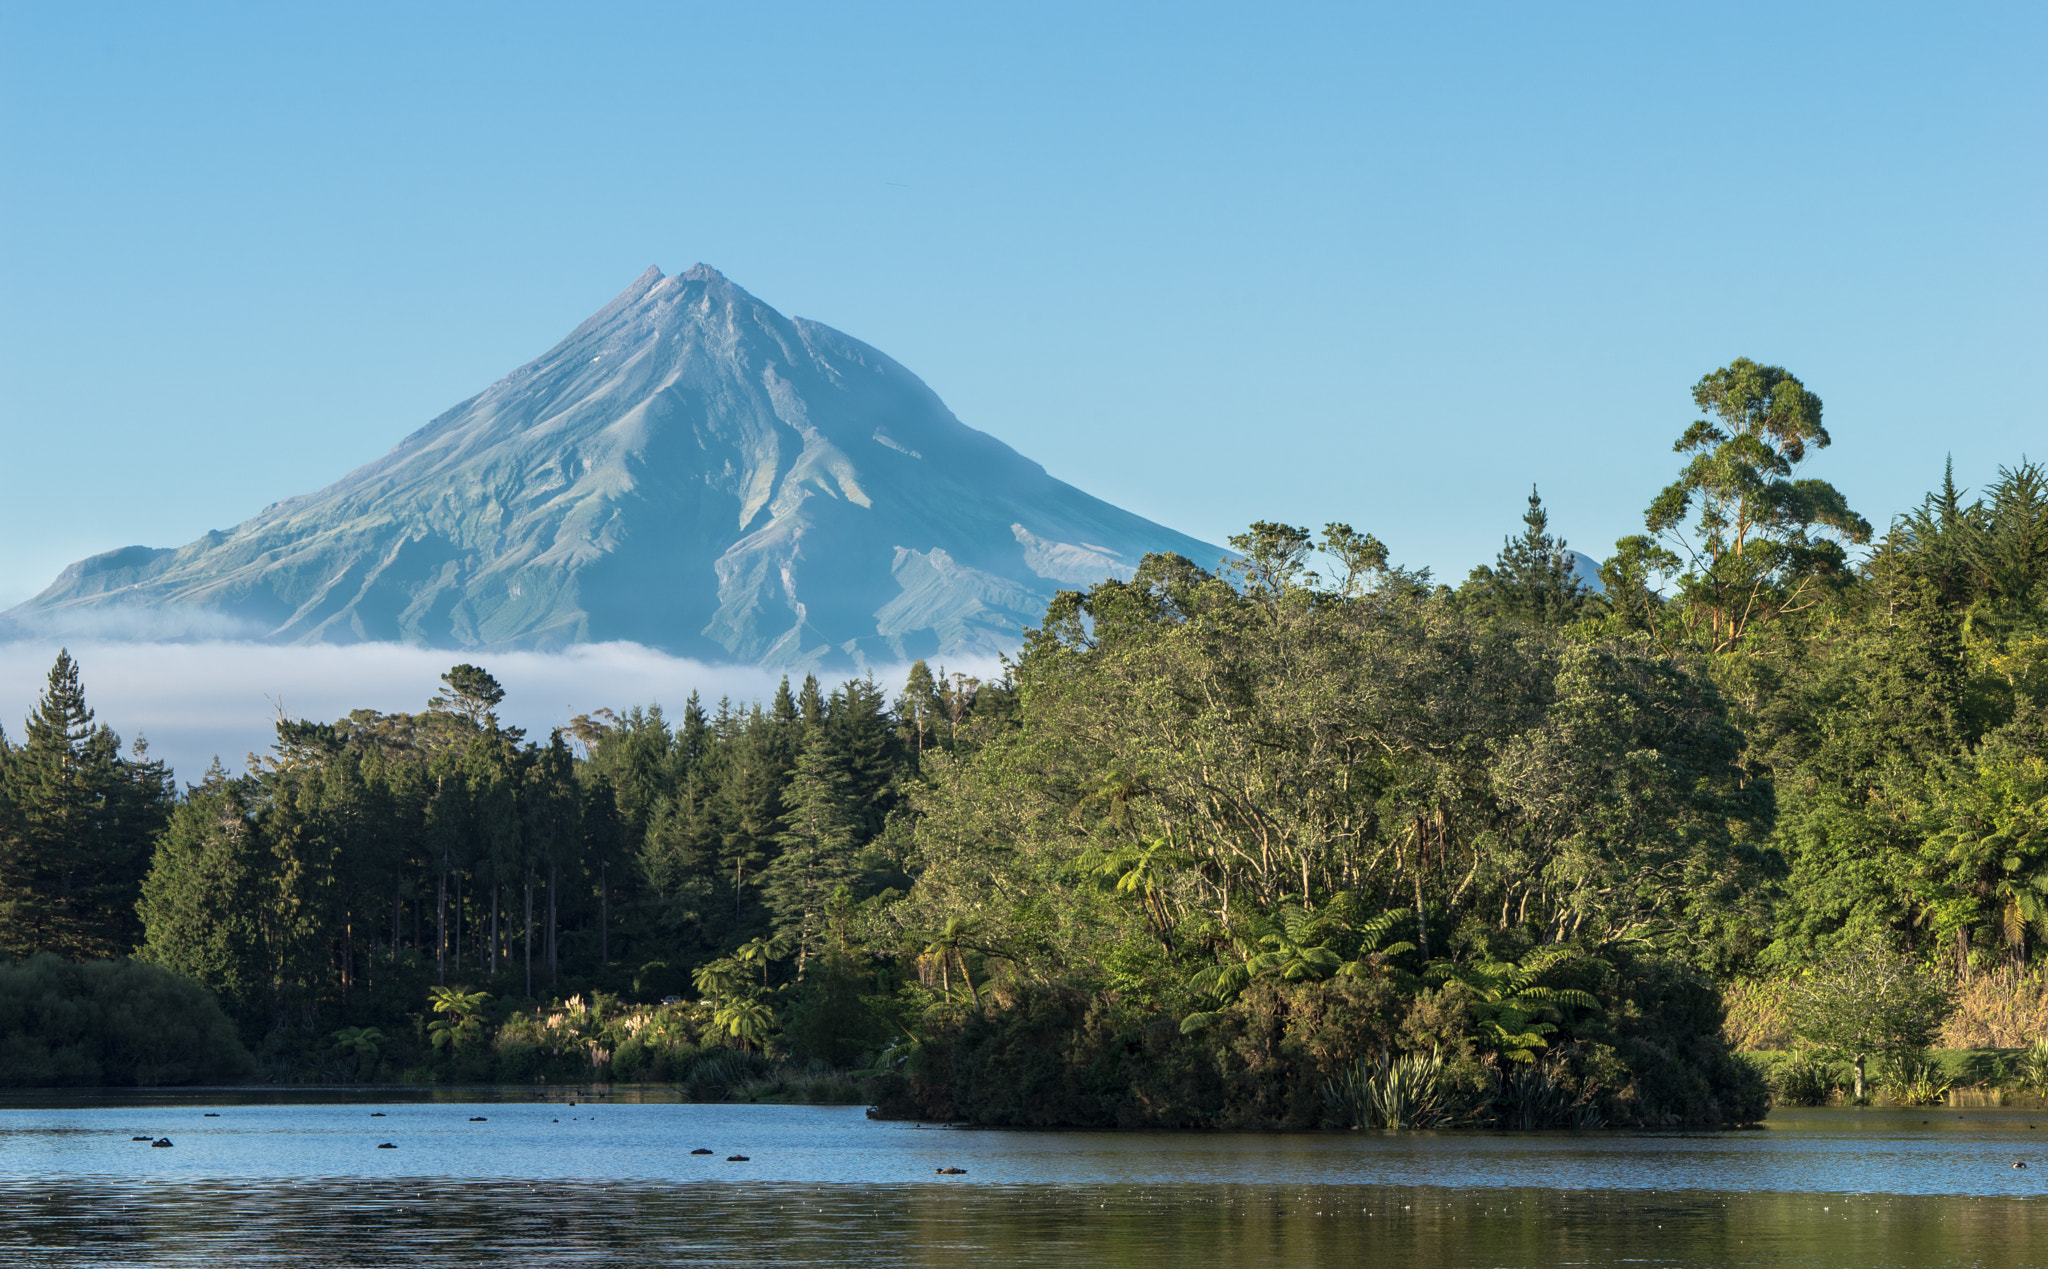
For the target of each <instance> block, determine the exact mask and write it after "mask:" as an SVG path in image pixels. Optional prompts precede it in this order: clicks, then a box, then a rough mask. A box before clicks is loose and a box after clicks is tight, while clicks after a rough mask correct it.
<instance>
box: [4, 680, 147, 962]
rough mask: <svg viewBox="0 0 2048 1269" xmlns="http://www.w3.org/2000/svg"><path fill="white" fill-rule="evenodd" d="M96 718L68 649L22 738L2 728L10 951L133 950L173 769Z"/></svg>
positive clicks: (81, 953)
mask: <svg viewBox="0 0 2048 1269" xmlns="http://www.w3.org/2000/svg"><path fill="white" fill-rule="evenodd" d="M145 754H146V746H143V745H141V744H140V743H139V742H138V744H137V747H136V750H135V756H134V758H133V759H126V758H123V757H122V756H121V739H120V737H119V736H116V735H115V734H114V733H113V731H112V730H111V729H110V728H108V727H107V726H106V725H105V724H97V725H96V724H95V723H94V721H93V712H92V710H91V709H89V708H87V706H86V703H85V691H84V689H83V688H82V687H81V686H80V683H79V671H78V663H77V662H75V661H73V660H72V659H71V654H70V653H69V652H68V651H64V652H59V653H58V654H57V661H56V664H55V665H53V666H51V667H50V675H49V680H48V682H47V683H46V685H45V687H44V690H43V693H42V696H41V697H40V698H39V699H38V701H37V702H36V708H35V712H34V713H32V714H31V715H30V716H29V719H28V725H27V727H26V729H25V731H24V735H23V740H22V743H21V744H20V745H19V746H10V745H9V744H8V743H7V740H6V737H5V735H4V734H0V951H4V952H7V953H10V954H12V955H15V956H29V955H33V954H35V953H38V952H54V953H56V954H57V955H59V956H63V957H67V958H69V959H73V960H93V959H101V958H105V957H111V956H120V955H125V954H126V953H128V952H129V951H131V950H133V948H134V946H135V943H136V941H137V935H138V934H139V933H140V931H139V928H138V925H137V922H136V920H135V901H136V897H137V890H138V887H139V883H140V882H141V880H142V875H143V872H144V871H145V869H146V868H147V866H148V860H149V849H150V843H151V840H152V839H153V838H154V837H155V836H156V834H157V833H158V832H159V831H160V830H161V829H162V828H163V825H164V820H165V816H166V814H167V812H168V811H169V809H170V803H171V788H170V775H169V772H167V771H166V770H165V769H164V766H163V764H162V763H160V762H151V761H148V760H147V759H146V756H145Z"/></svg>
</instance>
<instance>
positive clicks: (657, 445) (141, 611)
mask: <svg viewBox="0 0 2048 1269" xmlns="http://www.w3.org/2000/svg"><path fill="white" fill-rule="evenodd" d="M1152 551H1171V552H1177V553H1179V554H1183V555H1186V556H1189V557H1190V558H1192V559H1194V560H1195V561H1196V562H1197V563H1200V564H1203V565H1205V566H1207V565H1211V564H1213V563H1214V562H1215V561H1216V560H1217V559H1218V558H1219V557H1220V556H1221V555H1222V554H1223V553H1222V552H1221V551H1220V550H1219V549H1218V548H1216V547H1213V546H1210V545H1208V544H1206V543H1203V542H1200V541H1197V540H1195V539H1193V538H1189V537H1187V536H1185V535H1183V534H1180V533H1176V532H1174V531H1173V530H1171V529H1167V528H1164V527H1162V526H1160V525H1157V524H1154V523H1152V522H1151V521H1149V520H1146V519H1143V518H1142V517H1139V516H1136V515H1132V514H1131V513H1130V512H1127V511H1123V510H1120V509H1119V508H1117V507H1114V506H1111V505H1110V504H1108V503H1106V502H1103V501H1102V500H1100V499H1098V498H1094V497H1091V496H1089V495H1088V494H1085V493H1083V492H1081V491H1080V490H1078V489H1076V488H1074V487H1073V486H1071V485H1068V484H1066V483H1064V482H1062V481H1059V480H1055V479H1053V478H1052V477H1051V476H1049V475H1047V474H1046V472H1045V469H1044V468H1042V467H1040V466H1039V465H1038V464H1037V463H1034V462H1032V461H1031V460H1029V459H1027V458H1025V457H1024V456H1023V455H1021V454H1019V453H1017V452H1016V451H1015V450H1013V449H1011V448H1010V447H1009V446H1007V445H1005V444H1003V443H1002V442H1000V441H998V440H996V439H995V438H994V437H991V436H988V435H986V434H985V433H982V432H978V431H975V430H974V429H973V428H970V427H968V426H966V425H965V424H963V423H961V422H960V421H959V420H958V419H956V418H955V417H954V416H953V414H952V412H951V411H950V410H948V409H947V408H946V406H945V404H944V403H943V402H941V401H940V400H939V398H938V397H937V396H936V395H935V394H934V393H933V392H932V391H931V389H929V388H928V387H926V386H925V385H924V383H923V382H922V381H920V380H919V379H918V378H917V376H915V375H913V374H911V373H910V372H909V371H908V370H906V369H904V368H903V367H902V366H900V365H898V364H897V363H896V362H895V361H893V360H891V359H890V358H889V357H887V356H885V355H883V354H882V353H880V352H878V351H876V350H875V349H873V348H871V347H869V346H868V345H866V344H863V343H861V342H860V341H859V340H856V339H853V338H851V337H849V336H846V335H843V334H841V333H839V332H838V331H835V330H833V329H832V328H830V327H828V326H823V325H820V324H819V323H817V322H812V321H807V320H805V319H803V318H796V319H794V320H792V319H789V318H786V317H784V316H782V314H780V313H778V312H776V311H775V310H774V309H772V308H770V307H769V306H768V305H766V304H764V303H762V302H761V301H760V300H758V299H756V298H754V297H753V296H752V295H749V294H748V293H747V292H746V291H744V290H742V289H741V288H740V287H738V286H736V285H734V284H733V283H732V282H730V281H728V280H727V279H726V278H725V276H724V275H722V274H720V273H719V272H718V271H717V270H716V269H713V268H711V267H710V266H708V265H703V264H699V265H696V266H695V267H693V268H691V269H689V270H687V271H685V272H683V273H681V274H677V275H675V276H672V277H666V276H663V274H662V272H661V270H659V269H657V268H649V269H648V270H647V271H646V272H645V273H643V274H641V275H640V276H639V277H638V278H636V279H634V281H633V283H632V285H630V286H628V287H627V288H626V289H625V290H623V291H621V292H620V293H619V294H618V296H617V297H616V298H614V299H613V300H612V301H611V302H610V303H609V304H606V305H605V306H604V307H603V308H601V309H599V310H598V311H597V313H595V314H594V315H592V316H591V317H590V319H589V320H587V321H585V322H584V323H583V324H582V325H580V326H578V327H577V328H576V329H575V330H574V331H573V332H571V334H570V335H569V337H568V338H567V339H565V340H563V341H562V342H561V343H560V344H557V345H556V346H555V347H554V348H552V349H550V350H549V351H548V352H547V353H545V354H544V355H542V356H541V357H539V358H538V359H536V360H534V361H532V362H529V363H528V364H526V365H524V366H521V367H520V368H519V369H517V370H515V371H513V372H512V373H511V374H509V375H507V376H505V377H504V378H503V379H500V380H499V381H498V382H496V383H494V384H492V385H491V386H490V387H488V388H486V389H484V390H483V391H482V392H480V393H478V394H477V395H476V396H474V397H472V398H470V399H469V400H467V401H464V402H463V403H461V404H460V405H458V406H456V407H455V408H454V409H452V410H450V411H448V412H447V413H446V414H443V415H442V416H441V417H439V418H437V419H435V420H434V421H433V422H431V423H429V424H428V425H427V426H425V427H424V428H421V429H420V430H419V431H417V432H415V433H413V434H412V435H411V436H408V437H406V438H405V439H404V440H403V441H400V442H399V443H398V445H397V446H395V447H394V448H393V449H392V450H391V452H390V453H389V454H386V455H385V456H384V457H383V458H380V459H378V460H376V461H375V462H372V463H368V464H366V465H364V466H362V467H359V468H357V469H356V470H355V471H352V472H350V473H349V474H348V475H346V476H343V477H342V478H341V479H340V480H338V481H336V482H335V483H334V484H332V485H330V486H328V487H327V488H325V489H323V490H320V491H319V492H317V493H313V494H307V495H304V496H301V497H297V498H291V499H287V500H285V501H283V502H279V503H275V504H273V505H271V506H269V507H267V508H265V509H264V510H263V511H262V512H261V513H260V514H258V515H257V516H255V517H254V518H252V519H250V520H248V521H245V522H244V523H242V524H239V525H237V526H235V527H234V528H232V529H228V530H224V531H221V530H216V531H214V532H211V533H208V534H206V535H205V536H203V537H201V538H199V539H198V540H197V541H194V542H191V543H188V544H187V545H185V546H182V547H178V548H176V549H160V548H152V547H143V546H131V547H124V548H122V549H120V550H115V551H109V552H107V553H105V554H103V555H96V556H93V557H91V558H90V559H86V560H81V561H79V562H78V563H76V564H73V565H71V566H70V567H69V568H66V569H65V570H64V571H63V573H62V574H61V575H60V576H59V577H58V578H57V580H56V581H55V582H53V583H52V584H51V585H50V587H49V588H48V589H47V590H45V591H43V592H42V593H41V594H40V595H37V596H36V597H35V598H34V599H31V600H29V601H28V602H27V603H24V604H22V605H20V606H18V607H16V608H14V609H12V610H10V611H8V612H7V613H5V614H0V627H5V628H11V630H12V632H14V633H17V634H19V633H29V632H41V633H60V634H62V633H72V632H76V633H82V634H96V635H100V636H103V637H116V638H121V637H126V638H151V639H192V638H205V637H237V638H247V639H256V640H262V641H266V642H274V643H320V642H328V643H353V642H363V641H398V642H405V643H411V644H422V645H427V646H433V647H445V648H449V649H501V648H531V649H554V648H561V647H564V646H566V645H569V644H573V643H580V642H590V641H610V640H631V641H634V642H637V643H642V644H646V645H648V646H650V647H654V648H658V649H661V650H663V651H666V652H670V653H673V654H676V655H683V656H693V657H698V658H703V659H707V660H714V661H739V662H751V663H756V664H760V665H764V666H770V667H789V668H798V667H813V666H816V667H844V666H858V665H862V664H870V663H888V662H900V661H903V660H905V659H908V658H912V657H919V656H927V657H929V656H956V657H959V656H974V655H989V654H993V653H996V652H999V651H1007V650H1009V649H1012V648H1014V647H1015V646H1016V645H1017V643H1018V640H1019V632H1020V630H1021V628H1022V627H1024V626H1026V625H1029V624H1035V623H1036V622H1037V620H1038V619H1039V618H1040V617H1041V616H1042V615H1043V612H1044V608H1045V604H1046V602H1047V600H1048V599H1050V598H1051V596H1052V593H1053V592H1054V591H1055V590H1056V589H1060V588H1063V587H1065V588H1078V587H1085V586H1088V585H1090V584H1093V583H1094V582H1097V581H1101V580H1103V579H1104V578H1107V577H1113V576H1115V577H1124V576H1128V575H1129V574H1130V572H1131V571H1132V569H1134V568H1135V567H1136V565H1137V563H1138V561H1139V560H1140V559H1141V558H1142V557H1143V556H1144V555H1145V554H1146V553H1147V552H1152ZM0 633H6V630H5V629H0Z"/></svg>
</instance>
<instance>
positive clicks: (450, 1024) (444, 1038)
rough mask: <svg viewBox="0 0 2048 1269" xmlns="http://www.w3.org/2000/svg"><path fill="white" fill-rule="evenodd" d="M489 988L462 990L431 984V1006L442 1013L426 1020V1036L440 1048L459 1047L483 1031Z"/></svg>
mask: <svg viewBox="0 0 2048 1269" xmlns="http://www.w3.org/2000/svg"><path fill="white" fill-rule="evenodd" d="M489 999H490V993H489V992H486V991H467V992H466V991H463V990H462V989H460V988H458V987H429V988H428V989H427V1002H428V1006H429V1007H430V1008H432V1009H433V1010H434V1012H436V1013H439V1014H442V1015H443V1016H442V1017H439V1018H436V1019H435V1020H434V1021H432V1022H430V1023H428V1024H427V1038H428V1039H429V1040H431V1041H432V1042H433V1045H434V1047H435V1048H437V1049H441V1048H446V1049H460V1048H462V1047H464V1046H465V1045H468V1044H470V1043H471V1042H472V1041H475V1040H476V1039H478V1038H479V1037H480V1036H482V1034H483V1016H482V1015H483V1007H484V1001H486V1000H489Z"/></svg>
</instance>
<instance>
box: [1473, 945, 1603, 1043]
mask: <svg viewBox="0 0 2048 1269" xmlns="http://www.w3.org/2000/svg"><path fill="white" fill-rule="evenodd" d="M1574 959H1575V955H1574V953H1573V952H1572V951H1571V950H1570V949H1568V948H1551V949H1547V950H1545V951H1542V952H1538V953H1536V954H1534V955H1532V956H1529V957H1527V958H1525V959H1524V960H1523V961H1522V963H1521V964H1519V965H1518V964H1514V963H1512V962H1507V961H1474V962H1467V963H1465V964H1462V965H1461V964H1458V963H1455V962H1442V963H1440V964H1439V965H1437V966H1436V967H1434V968H1436V969H1437V970H1438V972H1440V973H1441V974H1443V975H1444V976H1445V977H1446V978H1447V979H1449V980H1450V981H1451V982H1454V983H1456V984H1457V985H1458V986H1459V987H1461V988H1463V989H1464V990H1465V991H1466V992H1467V993H1469V994H1470V996H1471V997H1472V1012H1473V1015H1474V1017H1475V1018H1476V1019H1477V1021H1478V1024H1479V1035H1480V1038H1481V1040H1482V1042H1483V1043H1485V1044H1486V1045H1487V1046H1488V1047H1490V1048H1492V1049H1494V1050H1495V1051H1497V1052H1498V1053H1499V1054H1500V1055H1501V1056H1502V1057H1504V1058H1506V1059H1507V1060H1508V1061H1510V1062H1534V1061H1535V1060H1536V1053H1535V1050H1537V1049H1540V1048H1542V1047H1544V1045H1546V1044H1547V1043H1549V1041H1548V1040H1546V1039H1545V1037H1546V1036H1550V1035H1553V1034H1555V1033H1556V1031H1557V1024H1556V1022H1555V1021H1553V1019H1558V1018H1560V1017H1561V1016H1562V1014H1563V1012H1564V1011H1565V1010H1567V1009H1571V1008H1579V1009H1598V1008H1599V1007H1600V1002H1599V1001H1598V1000H1595V999H1594V998H1593V996H1592V994H1591V993H1589V992H1585V991H1580V990H1579V989H1577V988H1575V987H1551V986H1546V985H1544V984H1543V982H1542V979H1543V978H1544V977H1545V976H1546V973H1547V972H1549V971H1551V970H1554V969H1558V968H1560V967H1568V966H1569V965H1570V963H1571V962H1572V961H1573V960H1574ZM1603 968H1604V966H1603Z"/></svg>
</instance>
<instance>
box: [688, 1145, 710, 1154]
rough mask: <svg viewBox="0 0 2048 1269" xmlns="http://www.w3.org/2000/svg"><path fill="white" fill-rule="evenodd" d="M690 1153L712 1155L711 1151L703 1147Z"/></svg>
mask: <svg viewBox="0 0 2048 1269" xmlns="http://www.w3.org/2000/svg"><path fill="white" fill-rule="evenodd" d="M690 1153H691V1154H710V1153H711V1151H709V1150H706V1149H704V1148H703V1147H701V1146H700V1147H698V1148H697V1149H695V1150H692V1151H690Z"/></svg>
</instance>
